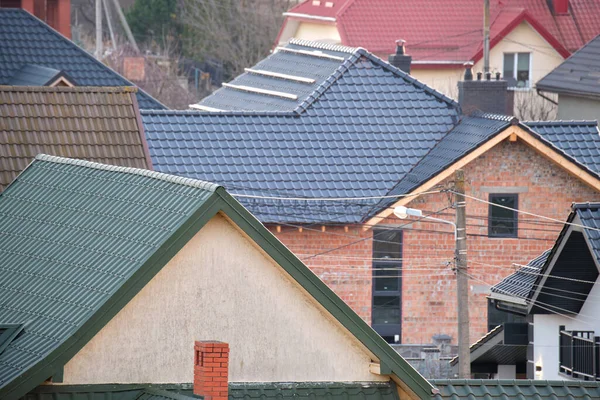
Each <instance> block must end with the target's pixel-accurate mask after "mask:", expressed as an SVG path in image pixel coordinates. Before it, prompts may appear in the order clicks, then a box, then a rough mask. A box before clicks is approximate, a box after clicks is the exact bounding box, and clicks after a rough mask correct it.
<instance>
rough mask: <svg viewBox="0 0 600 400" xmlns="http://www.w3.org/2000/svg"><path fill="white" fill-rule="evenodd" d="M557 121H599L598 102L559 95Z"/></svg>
mask: <svg viewBox="0 0 600 400" xmlns="http://www.w3.org/2000/svg"><path fill="white" fill-rule="evenodd" d="M558 119H585V120H591V119H595V120H600V101H599V100H592V99H587V98H583V97H575V96H567V95H564V94H561V95H559V96H558Z"/></svg>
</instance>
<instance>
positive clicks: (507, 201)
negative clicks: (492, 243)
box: [488, 194, 519, 237]
mask: <svg viewBox="0 0 600 400" xmlns="http://www.w3.org/2000/svg"><path fill="white" fill-rule="evenodd" d="M518 200H519V197H518V195H516V194H490V203H492V204H490V207H489V221H488V236H490V237H517V236H518V235H517V221H518V217H517V212H516V211H513V210H508V209H506V208H503V207H498V206H495V205H494V204H498V205H500V206H504V207H509V208H514V209H515V210H516V209H518V205H519V201H518Z"/></svg>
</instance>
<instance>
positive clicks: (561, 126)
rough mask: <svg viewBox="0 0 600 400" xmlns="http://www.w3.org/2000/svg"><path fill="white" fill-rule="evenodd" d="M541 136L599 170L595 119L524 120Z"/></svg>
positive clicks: (599, 145)
mask: <svg viewBox="0 0 600 400" xmlns="http://www.w3.org/2000/svg"><path fill="white" fill-rule="evenodd" d="M524 124H525V125H527V126H528V127H530V128H531V129H533V130H534V131H535V132H536V133H537V134H539V135H540V136H541V137H542V138H544V139H545V140H547V141H548V142H550V143H552V144H553V145H554V146H556V147H557V148H558V149H560V150H561V151H563V152H564V153H565V154H567V155H569V156H570V157H572V158H573V159H575V160H576V161H577V162H578V163H579V164H582V165H585V166H586V167H587V168H588V169H590V170H591V171H594V172H600V132H599V131H598V122H597V121H543V122H524Z"/></svg>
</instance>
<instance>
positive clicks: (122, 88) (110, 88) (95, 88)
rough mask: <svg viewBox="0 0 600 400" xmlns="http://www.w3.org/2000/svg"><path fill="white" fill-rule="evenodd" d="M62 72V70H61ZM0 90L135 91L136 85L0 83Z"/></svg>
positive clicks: (136, 90) (50, 91)
mask: <svg viewBox="0 0 600 400" xmlns="http://www.w3.org/2000/svg"><path fill="white" fill-rule="evenodd" d="M61 72H62V71H61ZM0 91H1V92H49V93H53V92H67V93H69V92H75V93H90V92H102V93H137V92H138V88H137V87H136V86H73V87H67V86H11V85H0Z"/></svg>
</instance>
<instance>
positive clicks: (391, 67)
mask: <svg viewBox="0 0 600 400" xmlns="http://www.w3.org/2000/svg"><path fill="white" fill-rule="evenodd" d="M357 51H358V53H360V54H361V55H364V56H365V57H367V58H368V59H369V60H370V61H372V62H374V63H376V64H378V65H379V66H381V67H382V68H385V69H387V70H389V71H390V72H392V73H394V74H396V75H397V76H399V77H401V78H403V79H404V80H405V81H407V82H408V83H410V84H412V85H415V86H416V87H418V88H419V89H422V90H424V91H425V92H427V93H428V94H430V95H432V96H434V97H436V98H437V99H438V100H440V101H443V102H444V103H448V105H449V106H452V107H455V108H456V109H459V108H460V106H459V104H458V102H457V101H455V100H453V99H451V98H450V97H448V96H446V95H445V94H443V93H441V92H438V91H437V90H435V89H434V88H432V87H430V86H427V85H426V84H425V83H423V82H421V81H420V80H418V79H417V78H415V77H413V76H411V75H410V74H407V73H406V72H404V71H402V70H401V69H400V68H398V67H396V66H394V65H392V64H390V63H388V62H385V61H384V60H382V59H381V58H379V57H377V56H376V55H375V54H373V53H371V52H369V51H367V50H365V49H363V48H362V47H359V48H358V50H357ZM456 123H457V124H458V121H457V122H456Z"/></svg>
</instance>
